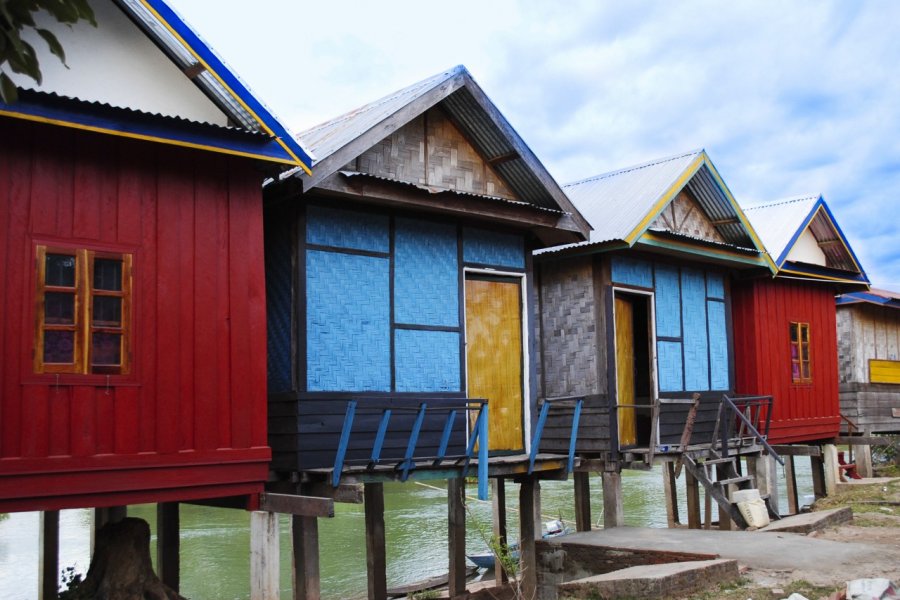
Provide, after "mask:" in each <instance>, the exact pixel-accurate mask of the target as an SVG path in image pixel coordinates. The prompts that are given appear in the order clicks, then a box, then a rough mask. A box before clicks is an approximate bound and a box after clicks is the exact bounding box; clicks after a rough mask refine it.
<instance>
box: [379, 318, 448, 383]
mask: <svg viewBox="0 0 900 600" xmlns="http://www.w3.org/2000/svg"><path fill="white" fill-rule="evenodd" d="M394 336H395V337H394V340H395V341H394V351H395V353H396V358H395V364H396V367H395V368H396V371H395V374H396V381H397V391H398V392H458V391H460V370H459V364H460V361H459V334H458V333H456V332H455V331H416V330H407V329H398V330H397V331H395V332H394Z"/></svg>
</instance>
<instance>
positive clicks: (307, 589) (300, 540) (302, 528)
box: [291, 515, 321, 600]
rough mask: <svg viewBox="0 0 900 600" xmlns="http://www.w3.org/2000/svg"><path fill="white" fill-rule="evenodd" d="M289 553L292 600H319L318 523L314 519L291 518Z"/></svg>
mask: <svg viewBox="0 0 900 600" xmlns="http://www.w3.org/2000/svg"><path fill="white" fill-rule="evenodd" d="M291 551H292V560H291V579H292V581H293V588H294V600H320V598H321V579H320V576H319V521H318V519H316V517H301V516H296V515H294V516H292V517H291Z"/></svg>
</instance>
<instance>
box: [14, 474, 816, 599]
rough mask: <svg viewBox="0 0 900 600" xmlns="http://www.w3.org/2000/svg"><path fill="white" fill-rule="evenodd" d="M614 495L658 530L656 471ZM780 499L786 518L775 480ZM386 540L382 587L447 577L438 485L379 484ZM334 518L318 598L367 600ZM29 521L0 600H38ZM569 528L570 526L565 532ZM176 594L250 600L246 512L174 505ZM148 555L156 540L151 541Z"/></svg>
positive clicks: (550, 504)
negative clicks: (178, 552) (178, 564)
mask: <svg viewBox="0 0 900 600" xmlns="http://www.w3.org/2000/svg"><path fill="white" fill-rule="evenodd" d="M797 471H798V488H799V494H800V497H801V498H803V497H804V495H808V494H811V492H812V484H811V481H810V476H809V465H808V463H807V462H806V461H804V460H798V461H797ZM622 480H623V485H622V496H623V504H624V512H625V523H626V525H633V526H649V527H665V526H666V514H665V503H664V496H663V488H662V475H661V472H660V470H659V469H655V470H653V471H648V472H643V471H625V472H623V474H622ZM779 483H780V485H781V493H780V498H781V502H782V508H781V510H782V512H785V510H786V508H785V503H786V500H785V498H786V496H785V492H784V481H783V478H782V479H780V480H779ZM679 484H680V485H681V490H680V494H679V501H680V504H681V514H682V521H685V520H686V518H685V517H684V515H685V504H684V489H683V485H684V478H683V477H682V478H681V479H679ZM384 489H385V533H386V536H387V568H388V572H387V578H388V586H394V585H401V584H404V583H409V582H412V581H417V580H420V579H424V578H426V577H429V576H432V575H437V574H441V573H446V571H447V492H446V487H445V485H444V483H443V482H434V483H432V482H429V483H428V484H427V485H422V484H416V483H411V482H410V483H404V484H386V485H385V486H384ZM600 490H601V485H600V479H599V477H591V493H592V501H591V509H592V513H591V514H592V518H593V521H594V523H595V524H598V523H602V521H603V513H602V506H603V499H602V496H601V493H600ZM467 492H468V493H469V494H470V495H471V496H470V500H469V502H468V508H469V517H468V528H467V529H468V532H467V539H466V547H467V549H468V551H470V552H481V551H484V550H485V549H486V545H485V543H484V541H483V540H482V539H481V536H480V534H479V531H478V530H479V525H480V528H481V529H489V528H490V523H491V505H490V502H479V501H477V500H476V499H475V498H474V496H475V494H476V490H475V486H474V485H472V486H470V487H469V488H467ZM518 493H519V492H518V486H516V485H512V484H507V490H506V497H507V511H508V522H509V530H510V532H509V535H510V538H511V539H515V537H517V533H518V513H517V512H516V511H515V510H514V509H515V508H516V507H517V506H518ZM572 496H573V492H572V483H571V481H551V482H543V483H542V484H541V506H542V513H543V514H544V517H545V518H544V520H545V521H546V520H551V519H556V518H560V517H561V518H562V519H563V520H565V521H567V522H570V523H574V506H573V500H572ZM128 513H129V515H131V516H136V517H141V518H143V519H146V520H147V521H149V522H150V524H151V530H154V529H155V522H156V510H155V507H154V506H151V505H142V506H131V507H129V508H128ZM335 513H336V514H335V518H334V519H319V540H320V558H321V576H322V593H323V596H324V597H326V598H347V599H353V598H364V597H365V595H366V556H365V547H366V545H365V524H364V511H363V506H362V505H348V504H337V505H336V506H335ZM38 524H39V516H38V514H37V513H14V514H11V515H9V517H8V518H5V519H0V598H4V599H11V600H13V599H15V600H17V599H23V600H28V599H32V598H36V597H37V556H38ZM573 526H574V524H573ZM181 528H182V529H181V549H182V550H181V557H182V558H181V560H182V564H181V581H182V585H181V592H182V594H183V595H185V596H187V597H188V598H193V599H194V600H206V599H240V600H245V599H247V598H249V583H248V582H249V580H250V576H249V563H250V561H249V548H250V517H249V513H246V512H243V511H238V510H227V509H215V508H206V507H200V506H191V505H182V506H181ZM288 528H289V520H288V518H287V517H283V518H282V521H281V531H282V535H281V567H282V568H281V574H282V578H281V590H282V598H290V591H291V590H290V586H291V580H290V573H291V569H290V563H289V558H290V547H289V539H290V538H289V535H288ZM89 532H90V511H87V510H68V511H62V513H61V517H60V567H61V568H65V567H68V566H75V567H76V570H78V571H81V572H85V571H86V570H87V567H88V564H89V562H90V559H89V553H90V548H89V540H90V533H89ZM151 544H153V546H154V547H153V548H151V554H155V539H154V540H153V541H152V542H151Z"/></svg>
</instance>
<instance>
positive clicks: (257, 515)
mask: <svg viewBox="0 0 900 600" xmlns="http://www.w3.org/2000/svg"><path fill="white" fill-rule="evenodd" d="M279 551H280V546H279V544H278V513H271V512H265V511H262V510H256V511H253V512H252V513H250V600H278V597H279V593H280V590H279V587H278V583H279V581H278V567H279V565H280V561H279V559H280V556H279Z"/></svg>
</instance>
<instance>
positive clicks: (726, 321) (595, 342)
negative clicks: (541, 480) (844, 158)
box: [536, 150, 773, 469]
mask: <svg viewBox="0 0 900 600" xmlns="http://www.w3.org/2000/svg"><path fill="white" fill-rule="evenodd" d="M564 189H565V191H566V193H567V194H568V195H569V197H570V198H571V199H572V201H573V203H574V204H575V206H576V207H577V208H578V210H580V211H581V212H582V214H583V215H584V216H585V217H586V218H587V219H588V221H589V222H590V223H591V225H592V226H593V231H592V232H591V237H590V240H589V241H586V242H581V243H578V244H571V245H567V246H560V247H556V248H552V249H550V250H547V251H541V252H538V253H537V254H538V255H537V257H536V262H537V266H536V270H537V273H538V281H539V300H538V301H539V313H538V315H539V316H538V331H539V340H538V343H539V347H540V353H539V357H540V377H539V379H540V384H539V388H540V395H541V396H542V397H545V398H550V397H565V396H573V395H579V396H583V397H584V398H585V399H586V400H585V408H584V413H583V414H582V418H581V424H580V429H579V431H578V451H579V453H580V454H582V455H583V456H595V457H598V458H600V459H601V460H604V461H605V462H606V463H607V464H608V465H612V466H611V467H609V468H613V469H615V468H620V467H621V466H627V465H628V464H631V463H642V462H647V461H648V456H649V455H652V454H653V453H665V452H671V451H673V449H677V448H679V447H680V442H681V438H682V434H683V432H684V430H685V424H686V421H687V416H688V414H689V405H690V404H692V402H691V399H692V398H693V395H694V394H695V393H696V394H699V397H700V405H699V409H698V412H697V417H696V424H695V425H694V427H693V435H692V437H690V438H689V441H690V443H691V444H703V443H705V444H709V443H710V442H711V441H712V436H713V433H714V429H715V426H716V420H717V413H718V409H719V405H720V400H721V398H722V396H723V394H733V392H734V390H735V379H734V370H733V357H734V346H735V344H736V343H741V342H740V341H736V340H735V338H734V335H733V331H732V316H731V312H732V311H731V302H732V299H731V298H732V292H731V287H732V280H733V279H734V278H735V277H736V276H739V275H741V274H743V273H746V272H753V271H757V272H759V271H761V272H771V271H770V270H771V269H773V267H772V265H771V263H770V262H769V261H768V259H767V257H766V255H765V253H764V252H763V251H762V244H761V243H760V242H759V239H758V238H757V236H756V234H755V233H754V231H753V228H752V227H751V226H750V224H749V222H748V221H747V219H746V218H745V216H744V214H743V212H742V211H741V209H740V207H739V206H738V204H737V203H736V202H735V200H734V198H733V197H732V195H731V193H730V192H729V190H728V188H727V186H726V185H725V183H724V182H723V181H722V178H721V177H720V175H719V174H718V172H717V171H716V168H715V166H714V165H713V163H712V162H711V161H710V159H709V157H708V156H707V154H706V152H705V151H703V150H698V151H693V152H688V153H685V154H680V155H677V156H672V157H670V158H665V159H661V160H656V161H652V162H649V163H646V164H642V165H637V166H634V167H630V168H627V169H622V170H620V171H615V172H612V173H607V174H605V175H599V176H596V177H591V178H588V179H584V180H582V181H578V182H575V183H572V184H568V185H566V186H565V187H564Z"/></svg>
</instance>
